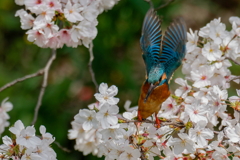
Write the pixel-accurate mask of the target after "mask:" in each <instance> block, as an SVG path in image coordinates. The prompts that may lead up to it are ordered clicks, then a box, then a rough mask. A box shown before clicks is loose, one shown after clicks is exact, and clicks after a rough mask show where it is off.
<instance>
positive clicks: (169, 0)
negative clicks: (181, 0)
mask: <svg viewBox="0 0 240 160" xmlns="http://www.w3.org/2000/svg"><path fill="white" fill-rule="evenodd" d="M172 2H174V0H168V1H167V2H166V3H165V4H162V5H160V6H159V7H157V8H156V9H155V10H156V11H157V10H159V9H161V8H164V7H166V6H168V5H169V4H170V3H172Z"/></svg>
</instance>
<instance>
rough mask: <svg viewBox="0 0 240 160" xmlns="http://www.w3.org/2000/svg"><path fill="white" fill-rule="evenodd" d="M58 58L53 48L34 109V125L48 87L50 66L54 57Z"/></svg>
mask: <svg viewBox="0 0 240 160" xmlns="http://www.w3.org/2000/svg"><path fill="white" fill-rule="evenodd" d="M55 58H56V50H55V49H53V50H52V56H51V57H50V59H49V60H48V62H47V64H46V66H45V67H44V75H43V82H42V87H41V90H40V93H39V96H38V101H37V105H36V107H35V111H34V117H33V121H32V123H31V124H32V125H34V124H35V123H36V121H37V117H38V111H39V108H40V106H41V104H42V98H43V95H44V92H45V88H46V87H47V80H48V72H49V68H50V66H51V64H52V62H53V61H54V59H55Z"/></svg>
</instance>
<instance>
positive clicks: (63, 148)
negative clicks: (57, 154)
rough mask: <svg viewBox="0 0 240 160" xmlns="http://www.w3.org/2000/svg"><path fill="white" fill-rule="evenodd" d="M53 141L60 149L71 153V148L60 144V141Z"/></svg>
mask: <svg viewBox="0 0 240 160" xmlns="http://www.w3.org/2000/svg"><path fill="white" fill-rule="evenodd" d="M53 143H54V144H56V145H57V146H58V148H60V149H61V150H63V151H64V152H67V153H70V152H71V150H69V149H67V148H65V147H63V146H61V144H60V143H59V142H56V141H54V142H53Z"/></svg>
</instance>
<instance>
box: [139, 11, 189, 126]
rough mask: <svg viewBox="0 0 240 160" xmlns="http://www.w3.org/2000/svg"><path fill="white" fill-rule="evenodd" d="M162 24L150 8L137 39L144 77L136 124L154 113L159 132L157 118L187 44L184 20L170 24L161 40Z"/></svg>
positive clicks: (177, 20)
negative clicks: (144, 67)
mask: <svg viewBox="0 0 240 160" xmlns="http://www.w3.org/2000/svg"><path fill="white" fill-rule="evenodd" d="M161 24H162V21H161V20H160V18H159V17H158V15H157V13H156V11H154V9H153V8H150V9H149V10H148V12H147V14H146V16H145V18H144V21H143V27H142V35H141V38H140V45H141V49H142V57H143V60H144V63H145V66H146V73H147V77H146V80H145V81H144V82H143V84H142V87H141V93H140V97H139V100H138V120H139V121H142V120H143V119H146V118H148V117H149V116H151V115H152V114H153V113H155V117H156V124H157V127H158V128H159V127H160V120H159V119H158V117H157V114H158V112H159V110H160V108H161V105H162V103H163V102H164V101H165V100H166V99H167V98H168V97H169V96H170V90H169V81H170V79H171V77H172V75H173V72H174V71H175V70H176V69H177V68H178V67H179V66H180V65H181V63H182V60H183V59H184V57H185V53H186V40H187V32H186V25H185V22H184V20H183V19H181V18H179V19H176V20H175V21H173V22H172V23H171V24H170V25H169V26H168V28H167V30H166V32H165V35H164V36H163V37H162V30H161Z"/></svg>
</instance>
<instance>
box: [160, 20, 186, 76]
mask: <svg viewBox="0 0 240 160" xmlns="http://www.w3.org/2000/svg"><path fill="white" fill-rule="evenodd" d="M186 40H187V32H186V26H185V23H184V21H183V19H178V20H176V21H174V22H173V23H172V24H171V25H170V26H169V27H168V29H167V31H166V33H165V36H164V37H163V42H162V53H161V56H160V63H162V64H163V66H164V68H165V72H166V74H167V78H168V80H169V79H170V78H171V76H172V74H173V72H174V71H175V70H176V69H177V68H178V67H179V66H180V65H181V63H182V60H183V58H184V57H185V53H186V46H185V43H186Z"/></svg>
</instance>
